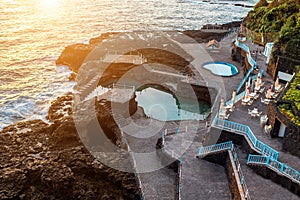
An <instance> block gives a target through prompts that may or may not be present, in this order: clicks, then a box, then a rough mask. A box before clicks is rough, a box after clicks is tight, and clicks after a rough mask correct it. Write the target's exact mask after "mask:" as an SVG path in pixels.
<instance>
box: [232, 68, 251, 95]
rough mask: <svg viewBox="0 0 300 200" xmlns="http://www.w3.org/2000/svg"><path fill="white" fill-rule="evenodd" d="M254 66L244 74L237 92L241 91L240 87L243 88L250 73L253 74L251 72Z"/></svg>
mask: <svg viewBox="0 0 300 200" xmlns="http://www.w3.org/2000/svg"><path fill="white" fill-rule="evenodd" d="M253 69H254V67H251V68H250V69H249V70H248V72H247V74H246V75H245V76H244V78H243V80H242V81H241V82H240V84H239V85H238V87H237V88H236V92H237V93H238V92H239V91H240V89H241V88H242V86H243V85H244V83H245V81H246V80H247V78H248V77H249V75H250V74H251V72H252V71H253Z"/></svg>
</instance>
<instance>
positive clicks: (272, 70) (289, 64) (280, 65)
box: [267, 56, 300, 80]
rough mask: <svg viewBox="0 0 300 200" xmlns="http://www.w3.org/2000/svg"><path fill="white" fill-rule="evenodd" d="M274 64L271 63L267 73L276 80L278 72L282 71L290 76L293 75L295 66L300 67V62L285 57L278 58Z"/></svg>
mask: <svg viewBox="0 0 300 200" xmlns="http://www.w3.org/2000/svg"><path fill="white" fill-rule="evenodd" d="M275 59H276V60H275V61H274V62H273V63H269V65H268V68H267V72H268V74H270V75H271V77H272V79H273V80H275V79H276V77H277V74H278V71H282V72H285V73H288V74H293V73H294V71H295V66H297V65H300V60H295V59H290V58H286V57H283V56H278V57H277V58H275Z"/></svg>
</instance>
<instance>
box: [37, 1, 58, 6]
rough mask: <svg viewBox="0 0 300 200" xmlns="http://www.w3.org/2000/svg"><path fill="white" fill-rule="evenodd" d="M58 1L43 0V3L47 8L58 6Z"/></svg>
mask: <svg viewBox="0 0 300 200" xmlns="http://www.w3.org/2000/svg"><path fill="white" fill-rule="evenodd" d="M57 2H58V0H42V1H41V3H43V4H44V6H46V7H53V6H55V5H57Z"/></svg>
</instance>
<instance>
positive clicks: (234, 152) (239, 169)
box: [231, 147, 251, 200]
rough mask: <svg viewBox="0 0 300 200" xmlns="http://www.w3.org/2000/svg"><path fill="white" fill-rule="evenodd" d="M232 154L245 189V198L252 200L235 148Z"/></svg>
mask: <svg viewBox="0 0 300 200" xmlns="http://www.w3.org/2000/svg"><path fill="white" fill-rule="evenodd" d="M231 153H232V155H233V161H234V164H235V167H236V169H237V172H238V175H239V178H240V183H241V185H242V188H243V191H244V195H245V198H246V199H247V200H250V199H251V198H250V194H249V190H248V186H247V184H246V180H245V176H244V174H243V172H242V169H241V164H240V161H239V159H238V157H237V152H236V150H235V148H234V147H232V149H231Z"/></svg>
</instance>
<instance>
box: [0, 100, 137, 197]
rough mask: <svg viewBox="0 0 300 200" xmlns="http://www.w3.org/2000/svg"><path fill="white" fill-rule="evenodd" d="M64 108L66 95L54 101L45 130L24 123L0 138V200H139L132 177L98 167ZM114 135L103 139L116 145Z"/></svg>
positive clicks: (105, 115)
mask: <svg viewBox="0 0 300 200" xmlns="http://www.w3.org/2000/svg"><path fill="white" fill-rule="evenodd" d="M70 102H72V98H71V94H69V95H66V96H64V97H60V98H58V99H57V100H56V101H54V103H53V104H52V106H51V108H50V111H49V115H48V119H49V120H50V121H52V122H53V124H51V125H49V124H47V123H45V122H43V121H41V120H35V121H27V122H20V123H18V124H15V125H11V126H8V127H6V128H4V129H3V130H2V131H1V132H0V151H1V157H0V199H93V200H94V199H139V195H138V192H139V190H138V188H137V185H136V182H135V176H134V174H132V173H125V172H121V171H118V170H115V169H112V168H110V167H107V166H105V165H103V164H101V163H100V162H98V161H97V160H96V159H95V158H94V157H93V156H92V155H91V154H90V153H89V152H88V151H87V150H86V148H85V147H84V146H83V144H82V143H81V140H80V138H79V136H78V134H77V131H76V128H75V124H74V122H73V119H72V115H71V111H72V109H71V108H70V107H69V106H66V105H69V104H70ZM100 109H101V108H100V107H99V108H98V109H97V110H98V111H99V113H100V114H99V116H98V117H99V119H101V118H105V119H106V121H105V123H106V128H107V129H113V127H115V123H114V121H111V118H110V117H109V116H108V115H109V113H107V112H105V111H104V110H102V111H101V112H100ZM62 111H63V112H64V113H69V114H70V115H68V114H67V115H66V116H64V115H61V113H62ZM115 131H116V129H113V130H111V131H108V134H109V138H110V139H111V141H113V142H115V143H116V140H117V136H116V135H115V134H114V133H115Z"/></svg>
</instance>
